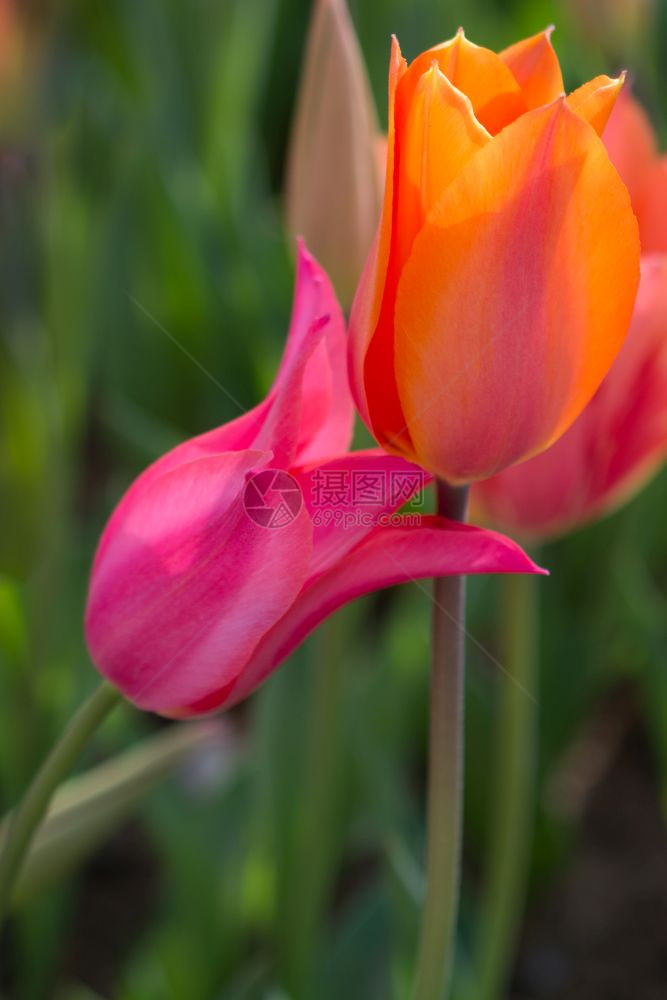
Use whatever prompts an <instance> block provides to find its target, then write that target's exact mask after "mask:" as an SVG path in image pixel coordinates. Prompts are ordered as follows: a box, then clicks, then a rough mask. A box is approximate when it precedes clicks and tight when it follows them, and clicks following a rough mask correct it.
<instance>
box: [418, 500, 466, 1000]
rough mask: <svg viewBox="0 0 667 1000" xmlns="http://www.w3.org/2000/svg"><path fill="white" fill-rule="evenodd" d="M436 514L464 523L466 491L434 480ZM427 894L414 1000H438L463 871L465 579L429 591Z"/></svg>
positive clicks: (448, 967) (448, 966)
mask: <svg viewBox="0 0 667 1000" xmlns="http://www.w3.org/2000/svg"><path fill="white" fill-rule="evenodd" d="M436 491H437V499H438V513H439V514H440V515H441V516H442V517H446V518H450V519H452V520H457V521H464V520H465V518H466V511H467V502H468V488H467V487H453V486H449V485H448V484H447V483H443V482H438V483H436ZM433 606H434V610H433V657H432V664H431V693H430V735H429V774H428V793H427V794H428V803H427V831H426V837H427V841H426V899H425V902H424V909H423V913H422V920H421V931H420V941H419V951H418V956H417V971H416V980H415V989H414V993H413V997H414V1000H441V998H442V997H444V995H445V991H446V989H447V986H448V983H449V981H450V979H451V974H452V966H453V955H454V942H455V932H456V919H457V913H458V900H459V885H460V873H461V827H462V812H463V801H462V800H463V751H464V744H463V693H464V679H465V669H464V667H465V648H464V641H465V624H464V622H465V577H464V576H447V577H441V578H438V579H436V581H435V584H434V591H433Z"/></svg>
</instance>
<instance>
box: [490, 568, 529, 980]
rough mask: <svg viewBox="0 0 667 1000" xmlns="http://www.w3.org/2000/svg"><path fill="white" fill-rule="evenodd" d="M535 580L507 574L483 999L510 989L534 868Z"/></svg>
mask: <svg viewBox="0 0 667 1000" xmlns="http://www.w3.org/2000/svg"><path fill="white" fill-rule="evenodd" d="M537 595H538V591H537V580H536V579H535V578H533V577H532V576H521V575H517V576H507V577H504V578H503V602H502V605H503V626H502V628H503V634H504V642H503V665H504V666H505V668H506V669H507V671H508V673H509V676H507V677H503V678H502V690H501V701H500V711H499V720H498V731H497V742H496V745H495V754H494V759H495V761H496V769H495V777H494V784H495V804H494V812H493V816H492V820H491V824H490V831H491V836H490V838H489V855H488V867H487V873H486V880H485V885H486V888H485V902H484V910H483V912H482V919H481V930H480V942H479V953H478V956H477V962H476V965H477V968H478V970H479V987H478V989H477V990H476V991H475V997H476V998H479V1000H499V998H502V997H505V996H507V980H508V978H509V974H510V972H511V968H512V965H513V962H514V958H515V953H516V946H517V943H518V939H519V934H520V931H521V922H522V915H523V909H524V903H525V897H526V887H527V883H528V874H529V870H530V857H531V840H532V828H533V795H534V781H535V765H536V755H537V723H538V706H537V702H536V700H535V696H536V691H537V630H538V606H537Z"/></svg>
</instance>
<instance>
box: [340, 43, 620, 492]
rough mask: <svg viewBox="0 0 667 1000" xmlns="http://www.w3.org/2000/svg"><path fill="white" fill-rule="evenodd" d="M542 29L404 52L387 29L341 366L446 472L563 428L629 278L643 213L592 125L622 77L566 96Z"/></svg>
mask: <svg viewBox="0 0 667 1000" xmlns="http://www.w3.org/2000/svg"><path fill="white" fill-rule="evenodd" d="M549 34H550V33H549V32H548V31H546V32H543V33H541V34H539V35H536V36H535V37H534V38H529V39H527V40H525V41H522V42H519V43H517V44H516V45H513V46H512V47H511V48H509V49H507V50H505V51H504V52H502V53H500V55H496V54H495V53H494V52H491V51H490V50H488V49H484V48H481V47H479V46H476V45H473V44H472V43H471V42H469V41H468V40H467V39H466V38H465V36H464V34H463V32H462V31H459V33H458V34H457V35H456V37H455V38H453V39H451V40H450V41H448V42H444V43H443V44H442V45H438V46H436V47H434V48H432V49H429V50H428V51H427V52H424V53H422V55H420V56H419V57H418V58H417V59H415V61H414V62H413V63H412V64H411V65H410V66H408V65H407V64H406V62H405V60H404V59H403V58H402V56H401V53H400V50H399V47H398V43H397V42H396V41H394V43H393V48H392V55H391V66H390V74H389V134H388V147H387V170H386V183H385V196H384V205H383V211H382V217H381V221H380V226H379V230H378V234H377V237H376V241H375V243H374V246H373V248H372V250H371V253H370V256H369V258H368V261H367V263H366V267H365V269H364V273H363V275H362V277H361V281H360V283H359V286H358V289H357V294H356V296H355V301H354V305H353V308H352V316H351V321H350V328H351V362H350V369H351V378H352V384H353V388H354V392H355V397H356V400H357V404H358V407H359V410H360V412H361V414H362V417H363V418H364V420H365V422H366V423H367V425H368V427H369V428H370V429H371V430H372V432H373V433H374V435H375V437H376V438H377V440H378V441H379V442H380V443H381V444H382V445H383V446H384V447H385V448H386V449H387V450H389V451H392V452H396V453H399V454H401V455H404V456H406V457H409V458H410V459H411V460H413V461H415V462H417V463H419V464H420V465H422V466H424V467H425V468H427V469H429V470H430V471H432V472H433V473H434V474H435V475H437V476H439V477H440V478H442V479H444V480H446V481H448V482H450V483H452V484H462V483H466V482H471V481H474V480H478V479H483V478H486V477H488V476H490V475H492V474H493V473H495V472H497V471H499V470H500V469H503V468H505V467H507V466H509V465H511V464H513V463H514V462H518V461H521V460H523V459H526V458H528V457H530V456H532V455H535V454H537V453H539V452H540V451H542V450H544V449H545V448H547V447H548V446H549V445H550V444H552V443H553V442H554V441H555V440H556V439H557V438H558V437H560V435H561V434H563V432H564V431H565V430H566V429H567V428H568V427H569V426H570V424H571V423H572V422H573V421H574V420H575V419H576V417H577V416H578V415H579V413H580V412H581V410H582V409H583V408H584V406H585V405H586V403H587V402H588V401H589V400H590V398H591V397H592V395H593V393H594V392H595V390H596V389H597V387H598V386H599V384H600V382H601V381H602V379H603V378H604V376H605V374H606V372H607V371H608V369H609V367H610V365H611V363H612V361H613V360H614V358H615V356H616V354H617V353H618V351H619V350H620V348H621V345H622V343H623V340H624V337H625V334H626V331H627V328H628V324H629V321H630V317H631V314H632V306H633V303H634V299H635V294H636V291H637V283H638V274H639V266H638V264H639V241H638V235H637V224H636V220H635V218H634V216H633V213H632V209H631V207H630V200H629V197H628V193H627V190H626V188H625V185H624V184H623V183H622V181H621V180H620V178H619V176H618V173H617V172H616V170H615V169H614V167H613V166H612V164H611V162H610V160H609V157H608V156H607V154H606V152H605V149H604V146H603V145H602V142H601V140H600V138H599V134H600V132H601V131H602V129H603V128H604V126H605V124H606V122H607V119H608V117H609V115H610V113H611V111H612V109H613V106H614V103H615V101H616V98H617V96H618V93H619V91H620V88H621V86H622V82H623V81H622V79H617V80H612V79H609V78H608V77H597V78H596V79H595V80H592V81H591V82H590V83H588V84H586V85H585V86H583V87H581V88H580V89H579V90H577V91H575V92H574V93H573V94H571V95H570V96H569V97H565V96H564V93H563V82H562V77H561V72H560V68H559V64H558V60H557V58H556V55H555V53H554V51H553V49H552V47H551V43H550V39H549Z"/></svg>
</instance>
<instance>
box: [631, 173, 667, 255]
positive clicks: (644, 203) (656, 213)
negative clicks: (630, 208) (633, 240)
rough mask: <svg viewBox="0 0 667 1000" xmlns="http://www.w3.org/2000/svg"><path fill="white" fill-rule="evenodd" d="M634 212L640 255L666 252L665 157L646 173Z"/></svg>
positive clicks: (666, 199) (666, 181)
mask: <svg viewBox="0 0 667 1000" xmlns="http://www.w3.org/2000/svg"><path fill="white" fill-rule="evenodd" d="M635 211H636V212H637V221H638V222H639V235H640V237H641V241H642V253H665V252H667V156H663V157H662V158H661V159H656V161H655V163H654V164H653V165H652V166H651V168H650V170H649V171H648V172H647V174H646V177H645V179H644V186H643V187H642V190H641V195H640V196H639V197H638V199H637V205H636V209H635Z"/></svg>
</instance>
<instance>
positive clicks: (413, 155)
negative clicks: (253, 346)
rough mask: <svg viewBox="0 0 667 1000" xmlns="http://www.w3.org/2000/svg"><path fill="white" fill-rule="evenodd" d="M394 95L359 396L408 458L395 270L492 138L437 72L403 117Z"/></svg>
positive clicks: (391, 444) (383, 437) (380, 430)
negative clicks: (382, 240)
mask: <svg viewBox="0 0 667 1000" xmlns="http://www.w3.org/2000/svg"><path fill="white" fill-rule="evenodd" d="M401 97H402V94H401V87H400V85H399V88H398V92H397V114H396V140H395V143H396V164H397V166H396V169H395V178H394V183H395V185H396V186H397V189H398V190H397V198H396V206H395V212H396V213H397V214H396V216H395V219H394V225H393V236H392V248H391V257H390V263H389V268H388V276H387V283H386V287H385V294H384V300H383V303H382V309H381V311H380V316H379V319H378V324H377V327H376V330H375V333H374V336H373V339H372V341H371V343H370V344H369V346H368V353H367V356H366V367H365V373H366V374H365V383H366V385H365V395H366V399H367V402H368V409H369V412H370V415H371V419H372V429H373V432H374V434H375V436H376V437H377V439H378V440H379V441H380V442H381V443H382V444H383V445H384V446H385V448H387V449H389V450H391V451H395V452H398V453H399V454H402V455H406V456H408V457H413V452H412V449H411V443H410V440H409V434H407V433H405V425H406V420H405V415H404V414H403V410H402V407H401V403H400V399H399V395H398V388H397V386H396V378H395V374H394V303H395V296H396V285H397V280H398V275H399V274H400V272H401V269H402V267H403V265H404V263H405V261H406V259H407V257H408V256H409V254H410V251H411V250H412V244H413V241H414V239H415V236H416V235H417V233H418V232H419V230H420V229H421V227H422V225H423V223H424V221H425V219H426V215H427V213H428V211H429V210H430V208H431V207H432V206H433V205H434V204H435V202H436V201H437V200H438V198H439V197H440V195H441V194H442V192H443V190H444V189H445V188H446V187H447V185H448V184H449V183H450V182H451V181H452V180H453V179H454V177H455V176H456V175H457V173H458V172H459V171H460V170H461V168H462V167H463V165H464V164H465V163H467V161H468V160H469V159H470V157H471V156H473V155H474V154H475V153H476V152H477V151H478V150H479V149H480V148H481V147H482V146H484V145H486V143H487V142H490V141H491V136H490V135H489V133H488V132H487V131H486V130H485V129H484V128H483V127H482V126H481V125H480V124H479V122H478V121H477V120H476V118H475V115H474V113H473V110H472V105H471V103H470V101H469V99H468V98H467V97H466V96H465V95H464V94H462V93H460V91H458V90H457V89H456V88H455V87H454V86H452V84H451V83H450V82H449V80H448V79H447V77H445V76H444V75H443V74H442V73H441V72H440V70H439V69H438V66H437V63H435V64H434V65H433V66H431V67H430V69H428V70H427V71H426V72H425V73H424V74H423V75H422V76H421V77H420V79H419V81H418V83H417V87H416V89H415V90H414V92H413V93H412V95H411V101H410V106H409V108H408V109H407V114H405V115H401V110H402V109H400V101H401Z"/></svg>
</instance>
